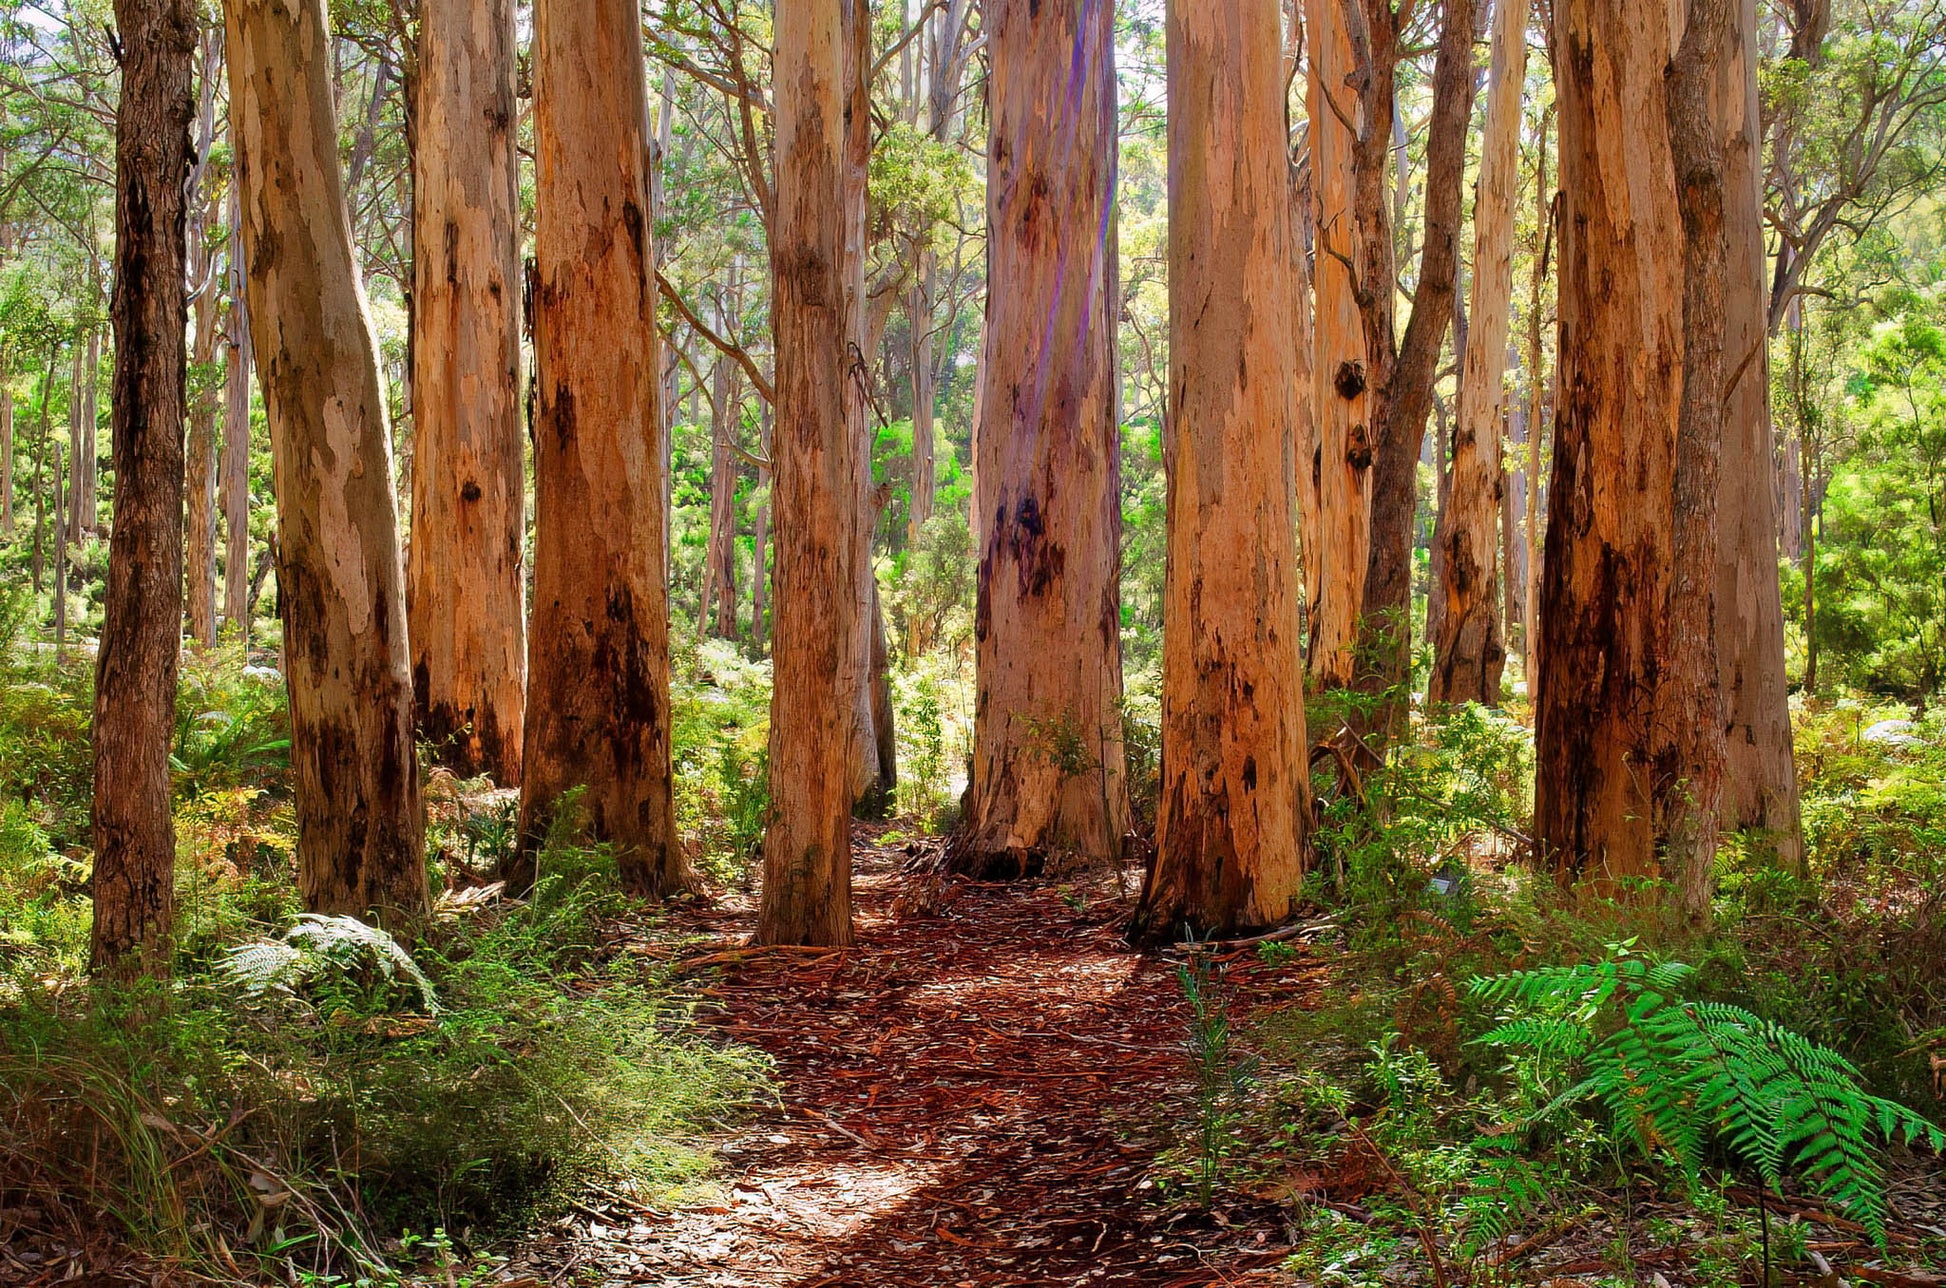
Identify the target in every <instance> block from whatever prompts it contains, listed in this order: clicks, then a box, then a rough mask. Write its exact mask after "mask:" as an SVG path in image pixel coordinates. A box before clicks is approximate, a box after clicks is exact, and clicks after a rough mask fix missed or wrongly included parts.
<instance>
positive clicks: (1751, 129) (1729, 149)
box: [1714, 0, 1804, 870]
mask: <svg viewBox="0 0 1946 1288" xmlns="http://www.w3.org/2000/svg"><path fill="white" fill-rule="evenodd" d="M1729 3H1730V8H1729V22H1730V24H1731V26H1730V32H1729V36H1728V38H1727V43H1726V44H1725V45H1724V47H1723V50H1722V57H1720V58H1719V59H1718V62H1717V66H1718V68H1719V69H1720V70H1719V71H1718V74H1717V76H1716V83H1715V86H1714V94H1715V100H1716V111H1717V113H1718V116H1719V119H1720V121H1721V127H1722V130H1723V137H1724V157H1723V163H1724V167H1723V206H1724V224H1723V226H1724V232H1725V236H1726V237H1727V247H1728V263H1729V270H1728V271H1729V277H1728V282H1727V285H1726V289H1725V301H1724V303H1725V310H1726V311H1725V314H1724V316H1725V318H1726V330H1725V332H1724V337H1723V371H1724V380H1725V383H1726V386H1727V388H1728V393H1727V395H1726V400H1725V404H1724V409H1723V454H1722V494H1721V502H1720V504H1721V507H1722V510H1721V515H1722V517H1721V519H1720V520H1719V522H1720V524H1721V531H1722V536H1723V540H1722V542H1721V543H1720V545H1719V547H1718V549H1719V552H1720V553H1719V555H1718V560H1717V574H1716V630H1717V649H1718V653H1719V665H1720V679H1719V684H1720V686H1721V689H1722V696H1723V707H1724V716H1725V723H1726V724H1727V727H1728V735H1727V748H1728V750H1727V755H1728V760H1727V762H1726V764H1725V767H1724V775H1723V804H1722V810H1723V818H1722V823H1723V826H1724V828H1726V829H1728V830H1745V829H1749V830H1754V831H1755V832H1756V833H1757V839H1758V842H1759V844H1761V845H1763V846H1765V847H1768V848H1769V849H1770V850H1771V851H1772V852H1773V853H1774V854H1775V856H1776V858H1777V859H1778V861H1779V862H1780V863H1781V864H1783V865H1784V866H1785V867H1786V868H1789V869H1792V870H1802V866H1803V862H1804V840H1803V829H1802V827H1801V825H1800V822H1799V815H1798V793H1797V765H1796V761H1795V759H1794V757H1793V755H1792V746H1791V713H1790V695H1789V681H1788V679H1787V678H1786V675H1785V670H1784V603H1783V589H1782V587H1781V586H1780V585H1779V583H1778V577H1777V458H1776V452H1775V449H1774V447H1773V445H1772V430H1771V416H1770V363H1769V344H1768V343H1767V340H1768V334H1767V332H1766V330H1765V323H1766V316H1765V309H1766V307H1767V305H1768V292H1767V290H1766V284H1765V281H1764V260H1765V248H1764V234H1763V205H1762V201H1763V194H1762V182H1763V177H1762V163H1763V155H1762V135H1761V133H1760V131H1761V129H1762V125H1761V121H1760V118H1759V113H1758V99H1757V6H1756V0H1729Z"/></svg>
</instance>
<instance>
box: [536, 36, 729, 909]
mask: <svg viewBox="0 0 1946 1288" xmlns="http://www.w3.org/2000/svg"><path fill="white" fill-rule="evenodd" d="M647 102H648V90H647V85H646V80H645V73H644V65H643V54H642V27H641V22H640V21H639V15H638V13H637V9H636V6H635V4H634V3H633V0H540V3H538V4H537V5H536V6H535V11H534V142H535V158H536V166H535V173H536V183H535V213H536V225H537V228H536V236H535V264H536V269H537V277H538V281H537V285H536V288H535V292H534V314H535V316H534V335H535V360H536V366H537V373H536V384H537V385H538V387H539V391H540V407H539V414H538V418H537V420H536V422H535V426H534V442H535V454H534V464H535V467H534V478H535V541H534V609H533V620H532V623H531V633H530V637H529V640H530V650H529V657H530V671H529V677H528V705H527V721H526V746H525V755H524V760H523V764H522V767H521V775H522V776H521V796H520V834H521V842H520V861H519V862H518V863H516V865H515V868H514V870H513V876H514V879H515V880H516V882H518V883H522V884H524V883H526V882H528V881H530V880H531V879H532V877H533V875H534V869H533V863H534V859H535V857H536V855H537V852H538V850H539V848H540V846H541V844H542V842H543V841H544V840H545V837H546V834H547V832H548V830H549V828H550V827H551V826H553V825H554V824H555V823H556V821H557V815H558V813H559V810H560V807H561V805H562V798H563V797H564V796H566V795H567V794H569V793H570V792H573V791H575V789H577V788H578V789H581V794H580V796H579V802H578V804H579V809H580V810H581V811H582V815H583V817H582V819H581V820H580V821H581V822H582V823H584V824H585V830H586V834H587V835H588V836H589V837H590V838H591V839H594V840H599V841H605V842H607V843H609V844H610V845H612V846H613V847H614V851H615V854H616V857H617V861H618V863H619V866H620V869H621V876H622V881H623V884H624V885H625V886H626V887H627V888H628V889H629V890H631V891H633V892H635V893H638V894H642V895H646V896H651V897H655V896H663V895H669V894H673V893H676V892H678V891H682V890H686V889H688V888H689V887H690V886H691V885H692V884H693V880H694V878H693V877H692V875H691V873H690V870H689V865H688V863H687V861H686V860H685V858H684V856H683V852H682V846H681V842H680V841H679V839H678V838H677V835H676V821H675V806H674V796H673V786H672V781H671V773H672V769H671V761H670V754H671V752H670V711H669V604H668V557H669V556H668V531H667V528H666V526H665V524H666V519H665V509H664V478H665V474H664V460H665V455H664V451H665V443H664V438H665V435H666V433H667V430H666V428H665V421H664V419H663V415H662V407H661V367H660V365H659V361H658V353H659V347H660V346H659V344H658V332H657V330H656V320H655V309H656V285H655V252H654V248H653V246H652V245H651V226H650V221H649V218H648V215H649V189H648V157H649V148H648V107H647Z"/></svg>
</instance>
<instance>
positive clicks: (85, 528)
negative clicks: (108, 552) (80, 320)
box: [68, 285, 101, 546]
mask: <svg viewBox="0 0 1946 1288" xmlns="http://www.w3.org/2000/svg"><path fill="white" fill-rule="evenodd" d="M99 293H100V287H99V285H97V286H96V287H95V288H94V290H93V291H92V292H91V294H90V298H99ZM85 381H86V384H85V390H86V392H85V395H84V398H83V402H82V408H81V446H80V457H81V459H80V462H79V473H77V474H76V475H75V478H76V480H77V481H78V483H79V484H80V486H79V487H78V488H77V489H76V491H75V496H74V515H75V523H74V526H73V527H72V528H70V529H69V531H68V540H69V541H70V542H71V543H73V544H74V545H76V546H79V545H80V544H81V538H83V537H86V536H92V535H93V534H94V532H95V530H96V528H97V527H99V526H100V521H101V486H100V468H101V464H100V463H101V328H99V327H97V328H95V329H94V330H92V331H90V332H89V333H88V367H87V371H86V373H85Z"/></svg>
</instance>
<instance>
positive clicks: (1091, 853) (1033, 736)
mask: <svg viewBox="0 0 1946 1288" xmlns="http://www.w3.org/2000/svg"><path fill="white" fill-rule="evenodd" d="M986 32H987V41H988V48H989V53H990V57H991V59H992V64H993V73H992V77H991V79H990V81H989V83H988V89H987V94H988V103H989V107H988V110H989V113H990V114H991V117H992V126H991V129H990V131H989V136H988V164H987V172H988V185H987V211H988V227H989V229H990V230H991V231H990V233H989V236H988V239H987V255H988V271H987V280H988V284H989V285H988V292H987V311H986V361H985V362H984V363H983V364H982V366H981V369H980V379H981V381H982V388H983V397H982V398H981V401H980V409H981V416H982V422H981V424H980V427H979V433H978V457H979V460H978V468H977V474H976V478H977V484H978V490H977V492H976V493H975V497H974V502H973V504H974V506H975V507H976V508H977V509H978V510H979V511H980V513H981V514H982V515H984V516H985V520H986V521H985V523H984V524H983V527H982V531H981V536H980V547H979V554H980V563H979V574H978V599H977V604H976V607H975V610H974V628H973V630H974V639H975V650H976V659H977V672H978V674H977V684H978V695H977V699H976V705H975V714H974V748H973V774H972V783H971V786H970V789H969V792H968V795H967V807H966V817H965V821H964V824H963V829H962V832H961V834H960V836H959V837H958V838H956V839H955V842H954V845H953V859H952V862H953V866H954V867H956V868H957V869H959V870H961V871H964V872H969V873H973V874H976V875H979V876H983V877H989V878H991V877H1013V876H1024V875H1028V874H1030V873H1033V872H1036V871H1038V870H1039V869H1040V868H1041V867H1042V865H1043V864H1044V862H1045V861H1046V860H1047V859H1048V858H1049V857H1050V856H1062V857H1070V858H1076V859H1081V860H1095V861H1105V860H1113V859H1116V858H1118V857H1119V856H1120V854H1121V844H1122V834H1123V832H1124V831H1126V830H1127V826H1128V784H1127V770H1126V760H1125V757H1124V753H1123V750H1122V716H1121V697H1122V648H1121V554H1120V548H1121V469H1120V427H1119V426H1118V424H1117V422H1116V386H1115V318H1116V307H1117V302H1118V295H1119V292H1118V291H1117V290H1116V289H1115V275H1116V270H1115V234H1114V205H1115V164H1116V154H1115V148H1116V124H1117V122H1116V83H1115V52H1114V7H1113V5H1112V4H1111V3H1108V0H1077V2H1075V3H1063V4H1038V3H1035V2H1034V0H990V3H989V4H988V7H987V11H986ZM1281 154H1282V149H1281V147H1280V148H1279V156H1280V157H1281Z"/></svg>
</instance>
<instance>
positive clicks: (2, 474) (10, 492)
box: [0, 350, 14, 540]
mask: <svg viewBox="0 0 1946 1288" xmlns="http://www.w3.org/2000/svg"><path fill="white" fill-rule="evenodd" d="M13 535H14V396H13V354H12V352H11V350H9V351H8V352H7V354H6V355H5V357H4V360H0V538H5V539H7V540H12V538H13Z"/></svg>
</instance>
